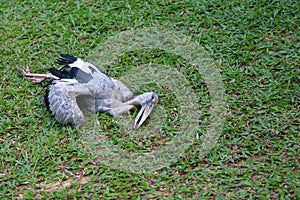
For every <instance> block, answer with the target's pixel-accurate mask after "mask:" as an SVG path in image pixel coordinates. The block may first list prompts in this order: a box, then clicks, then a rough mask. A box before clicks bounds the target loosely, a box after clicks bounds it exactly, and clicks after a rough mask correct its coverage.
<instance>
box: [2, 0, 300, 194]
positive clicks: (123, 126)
mask: <svg viewBox="0 0 300 200" xmlns="http://www.w3.org/2000/svg"><path fill="white" fill-rule="evenodd" d="M299 8H300V3H299V1H288V0H287V1H261V0H260V1H244V2H243V1H227V2H225V1H219V0H213V1H171V0H170V1H161V2H156V1H147V2H145V1H134V2H130V1H129V2H127V1H125V2H124V1H93V0H86V1H71V0H70V1H49V0H45V1H29V0H28V1H20V0H16V1H5V2H4V1H2V2H1V7H0V12H1V19H0V33H1V39H0V40H1V47H0V48H1V49H0V50H1V54H0V60H1V64H0V69H1V71H0V73H1V74H0V75H1V79H2V81H1V84H0V91H1V93H0V113H1V114H0V117H1V118H0V120H1V122H0V150H1V154H0V198H1V199H2V198H4V199H11V198H20V199H22V198H24V199H32V198H38V199H40V198H43V199H48V198H52V199H75V198H77V199H78V198H79V199H84V198H85V199H91V198H94V199H99V197H100V198H101V199H162V198H166V199H225V198H230V199H249V198H253V199H299V198H300V190H299V187H300V172H299V154H300V150H299V149H300V148H299V133H300V104H299V101H300V86H299V83H300V67H299V66H300V41H299V38H300V30H299V24H300V20H299V16H300V9H299ZM151 28H158V29H159V30H165V32H164V31H162V32H161V34H162V37H153V38H151V37H152V36H151V35H150V36H149V37H144V36H145V34H144V32H143V30H149V29H151ZM136 30H137V31H136ZM128 31H132V32H128ZM168 31H170V32H168ZM122 34H123V36H124V34H125V36H126V37H125V36H124V38H121V39H122V41H123V42H124V43H126V45H127V46H126V48H129V47H130V45H131V43H133V44H134V43H135V42H137V43H144V44H146V47H145V48H132V49H129V50H126V51H124V52H122V53H116V54H115V53H114V50H116V49H118V48H119V46H118V43H116V42H118V37H119V36H120V35H121V36H122ZM165 35H167V36H165ZM123 36H122V37H123ZM146 36H147V34H146ZM181 36H182V37H181ZM128 38H129V39H128ZM149 38H150V39H149ZM170 38H174V41H173V43H172V39H170ZM182 38H186V39H188V40H189V42H187V43H186V44H188V45H187V46H184V45H183V46H180V45H181V43H177V42H178V40H181V39H182ZM148 39H149V41H148ZM160 40H161V41H160ZM147 41H148V42H147ZM165 41H166V42H165ZM156 43H157V44H156ZM149 45H150V46H151V45H152V46H151V47H155V48H148V46H149ZM193 45H194V46H193ZM178 46H180V47H178ZM164 47H165V48H164ZM172 47H174V48H173V50H172ZM177 47H178V48H179V49H180V48H181V47H182V49H183V47H185V49H187V50H186V51H185V53H183V54H184V55H183V54H180V53H179V54H178V53H176V52H177V51H176V49H177ZM194 47H195V48H194ZM189 48H190V49H194V51H192V50H189ZM166 49H167V50H166ZM168 50H169V51H168ZM195 52H196V53H197V54H194V53H195ZM199 52H202V53H203V52H205V53H204V54H201V56H203V57H205V58H209V60H210V61H212V63H213V65H212V66H211V68H210V67H207V69H208V70H207V71H204V70H203V68H201V69H199V68H197V67H196V66H195V65H194V64H193V63H192V62H191V61H192V60H193V59H199V54H198V53H199ZM60 53H69V54H71V55H73V56H78V57H80V58H82V59H85V60H86V61H90V62H96V64H98V65H99V66H100V67H102V69H104V70H105V71H106V73H107V74H109V75H110V76H112V77H115V78H117V79H120V80H122V81H123V82H124V83H125V84H126V85H128V87H129V88H130V89H132V90H133V91H134V94H135V95H137V94H140V93H141V92H146V91H150V90H153V91H155V92H156V93H157V94H158V95H159V97H160V101H159V105H158V107H157V109H156V110H155V112H154V113H153V116H152V117H151V118H150V119H149V120H147V121H146V123H145V124H144V125H143V127H142V128H141V131H139V132H133V131H132V130H131V129H130V126H129V125H130V123H132V121H133V120H134V117H135V115H136V114H137V110H135V111H133V112H132V113H131V114H130V115H129V116H126V117H125V118H121V119H115V118H113V117H111V116H109V115H107V114H105V113H102V114H97V115H89V113H87V117H86V126H85V127H83V129H79V130H78V129H77V128H75V127H72V126H61V125H59V124H57V123H56V121H55V119H54V118H53V116H52V115H51V113H49V112H47V110H46V109H45V107H44V105H43V95H44V93H45V90H46V88H45V86H46V84H47V83H46V82H45V83H42V84H35V83H32V82H29V81H26V80H25V79H24V77H23V76H22V75H21V74H20V73H19V72H18V71H17V70H16V69H15V66H20V67H22V68H25V66H26V65H28V66H30V68H31V70H32V72H36V73H45V72H46V71H47V70H46V69H47V68H49V67H59V66H57V64H55V61H56V59H57V58H58V56H59V54H60ZM190 54H194V55H195V56H194V57H197V58H194V57H192V56H190ZM97 56H99V57H97ZM189 56H190V57H191V59H192V60H191V59H189ZM201 56H200V57H201ZM203 57H201V58H203ZM105 59H111V61H109V62H108V61H107V60H105ZM211 71H214V72H216V74H214V75H215V76H210V74H207V73H210V72H211ZM202 72H205V73H202ZM206 72H207V73H206ZM212 73H213V72H212ZM210 77H211V78H210ZM214 77H217V78H218V81H216V82H213V81H212V79H213V78H214ZM210 83H218V84H219V86H220V87H213V86H211V85H213V84H210ZM218 92H219V93H218ZM217 94H219V95H221V98H222V99H221V101H220V99H217V98H216V95H217ZM216 99H217V101H219V103H221V104H222V106H221V107H220V108H219V107H217V108H219V112H218V111H216V112H215V113H214V112H213V110H214V108H216V107H215V104H214V103H215V101H216ZM155 113H156V114H155ZM214 114H217V117H218V118H219V119H220V120H219V121H218V122H220V123H219V124H215V123H214V122H215V121H216V118H214V117H213V115H214ZM95 122H97V123H95ZM98 122H99V123H98ZM90 125H92V126H93V130H90V129H87V128H91V126H90ZM186 132H190V133H191V135H192V136H193V137H194V138H193V140H192V143H191V145H190V146H188V147H186V148H184V149H183V151H182V152H181V153H180V155H179V154H178V158H176V159H175V160H169V159H168V158H166V157H162V160H161V162H168V164H167V165H165V166H161V167H157V169H156V168H155V166H154V165H153V166H152V161H151V160H148V161H147V160H145V161H144V162H142V163H140V164H141V165H142V166H141V167H140V168H139V167H138V166H135V169H136V170H133V169H129V168H128V169H127V165H126V164H128V162H127V163H125V164H124V165H123V164H122V165H121V167H120V166H119V167H116V165H114V163H112V161H111V160H110V163H106V164H103V160H105V158H106V157H105V156H109V155H102V154H97V153H95V152H98V151H99V149H97V148H93V147H95V145H99V144H98V143H97V142H100V144H101V141H103V140H104V139H106V140H108V141H109V142H110V143H109V144H110V145H111V147H112V148H113V147H115V148H119V149H122V151H123V152H125V153H126V155H130V154H132V155H145V154H144V153H149V152H150V153H151V152H156V150H157V149H160V147H164V146H166V147H168V146H167V145H168V144H169V143H171V142H172V141H173V140H175V139H176V138H180V137H181V136H182V135H184V134H185V133H186ZM213 133H215V135H214V134H213ZM87 136H88V137H87ZM207 136H215V137H210V139H209V140H207ZM209 142H215V143H216V144H215V143H214V144H213V145H211V146H210V148H207V149H206V150H205V152H204V150H203V149H204V147H207V146H209V145H208V144H207V143H209ZM182 144H185V142H182ZM91 146H92V147H91ZM170 147H171V146H170ZM176 147H180V148H181V146H175V148H174V149H176ZM180 148H178V149H179V150H180ZM95 150H96V151H95ZM109 150H110V149H108V150H106V151H104V154H105V152H108V151H109ZM113 150H114V149H113ZM169 150H170V151H171V150H172V148H169ZM166 151H167V150H166ZM102 153H103V152H102ZM122 159H124V157H122V156H120V159H116V160H113V161H114V162H115V163H118V162H120V163H121V160H122ZM110 164H111V166H110ZM129 164H132V163H130V162H129ZM151 167H152V168H155V170H149V169H148V168H151ZM121 168H122V169H121ZM137 171H138V172H137Z"/></svg>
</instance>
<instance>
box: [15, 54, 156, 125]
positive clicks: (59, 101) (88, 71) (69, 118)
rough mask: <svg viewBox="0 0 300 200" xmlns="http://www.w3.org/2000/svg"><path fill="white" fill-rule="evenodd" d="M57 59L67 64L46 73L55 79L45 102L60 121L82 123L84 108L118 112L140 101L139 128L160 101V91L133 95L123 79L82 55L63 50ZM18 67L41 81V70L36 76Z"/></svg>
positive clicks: (25, 73) (128, 108)
mask: <svg viewBox="0 0 300 200" xmlns="http://www.w3.org/2000/svg"><path fill="white" fill-rule="evenodd" d="M58 63H59V64H62V65H64V67H63V68H62V69H60V70H57V69H54V68H51V69H49V71H50V72H51V74H50V75H51V76H50V75H49V74H47V75H45V77H44V78H52V79H56V80H53V81H52V82H51V83H50V84H49V85H48V92H47V95H46V103H49V105H48V108H49V110H50V111H51V113H52V114H53V116H54V117H55V119H56V120H57V121H58V122H59V123H61V124H72V125H76V126H78V127H80V126H82V125H83V123H84V115H83V112H82V111H83V110H84V109H87V110H89V111H91V112H107V113H109V114H111V115H113V116H119V115H122V114H124V113H127V112H129V110H131V109H132V108H134V107H136V106H138V105H141V110H140V112H139V113H138V115H137V118H136V119H135V122H134V125H133V128H134V129H137V128H139V127H140V125H141V124H142V123H143V122H144V121H145V120H146V118H147V117H148V116H149V114H150V113H151V112H152V110H153V108H154V105H155V104H156V103H157V102H158V95H157V94H156V93H154V92H147V93H144V94H141V95H139V96H137V97H135V98H133V94H132V92H131V91H130V90H129V89H128V88H127V87H126V86H125V85H124V84H123V83H122V82H120V81H118V80H115V79H113V78H111V77H109V76H108V75H107V74H105V73H104V72H103V71H102V70H100V69H99V68H98V67H96V66H94V65H92V64H90V63H88V62H84V61H83V60H81V59H79V58H75V57H72V56H69V55H65V54H63V55H61V59H60V60H59V61H58ZM17 69H18V70H19V71H20V72H22V73H23V74H24V75H25V76H26V77H27V78H28V79H30V80H33V81H35V82H38V81H40V80H41V79H42V76H41V74H39V75H38V76H35V75H34V74H30V72H26V71H25V70H22V69H20V68H17ZM28 71H29V69H28ZM49 76H50V77H49ZM35 78H36V79H35Z"/></svg>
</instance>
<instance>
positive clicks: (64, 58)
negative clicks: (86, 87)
mask: <svg viewBox="0 0 300 200" xmlns="http://www.w3.org/2000/svg"><path fill="white" fill-rule="evenodd" d="M60 56H61V57H60V59H58V61H57V63H58V64H60V65H64V66H65V69H64V71H63V76H69V77H68V78H75V79H76V80H78V82H80V83H87V82H89V81H90V80H92V79H93V78H94V77H95V76H99V75H106V73H105V72H104V71H102V70H100V68H99V67H97V66H95V65H93V64H91V63H88V62H85V61H83V60H82V59H80V58H76V57H73V56H70V55H68V54H61V55H60ZM49 71H50V69H49ZM55 71H56V72H55ZM57 71H58V72H57ZM50 72H51V73H52V74H53V75H56V76H58V77H60V76H59V75H60V72H61V71H60V70H55V69H54V70H53V68H51V71H50ZM106 76H107V75H106Z"/></svg>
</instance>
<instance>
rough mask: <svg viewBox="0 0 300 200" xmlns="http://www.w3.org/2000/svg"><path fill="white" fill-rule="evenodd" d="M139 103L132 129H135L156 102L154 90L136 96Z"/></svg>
mask: <svg viewBox="0 0 300 200" xmlns="http://www.w3.org/2000/svg"><path fill="white" fill-rule="evenodd" d="M136 98H137V99H138V101H139V102H140V104H141V106H142V107H141V110H140V111H139V113H138V115H137V116H136V118H135V120H134V124H133V129H134V130H137V129H138V128H139V127H140V126H141V125H142V124H143V123H144V121H145V120H146V119H147V117H148V116H149V115H150V114H151V112H152V111H153V109H154V107H155V105H156V104H157V103H158V95H157V94H156V93H155V92H147V93H144V94H142V95H139V96H137V97H136Z"/></svg>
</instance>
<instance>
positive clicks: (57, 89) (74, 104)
mask: <svg viewBox="0 0 300 200" xmlns="http://www.w3.org/2000/svg"><path fill="white" fill-rule="evenodd" d="M78 97H85V98H86V99H85V100H84V102H85V103H86V102H87V101H94V97H93V94H92V92H91V91H90V90H89V88H88V87H86V85H85V84H81V83H78V81H77V80H75V79H62V80H55V81H53V82H52V83H51V84H50V85H49V86H48V96H46V98H47V100H48V103H49V109H50V111H51V113H52V114H53V116H54V117H55V119H56V120H57V121H58V122H59V123H61V124H71V125H76V126H78V127H80V126H82V125H83V122H84V116H83V113H82V111H81V108H80V107H79V104H80V103H82V102H78V101H80V98H78ZM86 105H90V106H91V107H90V109H91V110H94V103H93V102H91V103H90V104H86ZM88 109H89V108H88Z"/></svg>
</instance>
